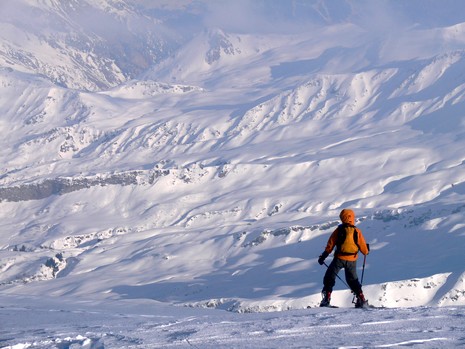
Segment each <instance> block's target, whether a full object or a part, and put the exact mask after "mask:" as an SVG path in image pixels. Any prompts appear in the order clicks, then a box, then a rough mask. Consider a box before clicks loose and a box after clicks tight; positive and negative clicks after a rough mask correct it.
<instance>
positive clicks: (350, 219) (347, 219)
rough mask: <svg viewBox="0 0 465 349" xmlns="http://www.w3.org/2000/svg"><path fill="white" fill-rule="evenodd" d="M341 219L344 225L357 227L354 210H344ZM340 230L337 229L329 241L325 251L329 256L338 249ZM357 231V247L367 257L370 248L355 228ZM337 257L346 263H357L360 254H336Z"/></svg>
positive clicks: (359, 231) (360, 232)
mask: <svg viewBox="0 0 465 349" xmlns="http://www.w3.org/2000/svg"><path fill="white" fill-rule="evenodd" d="M340 218H341V221H342V223H344V224H350V225H352V226H354V225H355V214H354V212H353V211H352V210H347V209H345V210H342V212H341V214H340ZM338 229H339V228H336V229H335V230H334V231H333V233H332V234H331V236H330V237H329V239H328V243H327V245H326V248H325V251H326V253H328V254H330V253H331V252H332V251H333V249H334V247H336V244H337V240H338ZM355 230H356V232H357V245H358V248H359V251H360V252H361V253H363V254H364V255H367V254H368V252H369V251H368V246H367V243H366V241H365V238H364V237H363V234H362V231H361V230H360V229H359V228H357V227H356V228H355ZM335 257H337V258H339V259H342V260H345V261H356V260H357V258H358V253H355V254H350V255H344V254H341V255H338V254H337V253H336V255H335Z"/></svg>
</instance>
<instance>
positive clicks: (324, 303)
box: [320, 291, 331, 307]
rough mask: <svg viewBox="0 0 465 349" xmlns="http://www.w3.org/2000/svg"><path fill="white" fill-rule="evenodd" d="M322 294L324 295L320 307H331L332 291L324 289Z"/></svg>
mask: <svg viewBox="0 0 465 349" xmlns="http://www.w3.org/2000/svg"><path fill="white" fill-rule="evenodd" d="M321 294H322V295H323V299H322V300H321V303H320V307H329V306H330V302H331V292H330V291H323V292H322V293H321Z"/></svg>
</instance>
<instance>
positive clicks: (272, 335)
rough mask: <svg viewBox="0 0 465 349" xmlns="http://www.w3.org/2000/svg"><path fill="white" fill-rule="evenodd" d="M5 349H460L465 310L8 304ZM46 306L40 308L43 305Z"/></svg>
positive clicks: (3, 310) (2, 312)
mask: <svg viewBox="0 0 465 349" xmlns="http://www.w3.org/2000/svg"><path fill="white" fill-rule="evenodd" d="M2 300H3V304H4V306H2V307H0V316H1V317H2V318H3V319H8V331H5V330H4V329H3V327H2V329H0V338H1V340H0V345H1V346H2V348H9V349H13V348H14V349H23V348H34V349H42V348H102V349H103V348H267V349H268V348H310V349H312V348H398V347H404V346H405V347H419V348H461V347H463V346H464V344H465V339H464V337H463V331H464V330H465V321H464V314H463V307H441V308H438V307H432V308H430V307H415V308H402V309H373V310H360V309H327V308H326V309H320V308H318V309H308V310H293V311H287V312H281V313H253V314H236V313H228V312H222V311H215V310H202V309H191V308H176V307H170V306H166V305H162V304H157V303H155V302H149V303H147V302H143V301H138V302H136V303H134V302H130V303H126V302H121V301H118V302H116V303H114V302H108V301H106V302H105V304H99V303H97V302H95V301H94V302H92V303H91V304H89V303H85V302H80V303H76V301H75V300H73V301H72V302H71V303H69V302H68V301H66V300H63V299H62V300H60V301H59V302H57V301H56V300H54V301H50V300H43V299H40V301H39V300H38V299H33V298H17V297H3V298H2ZM38 302H40V305H39V304H38Z"/></svg>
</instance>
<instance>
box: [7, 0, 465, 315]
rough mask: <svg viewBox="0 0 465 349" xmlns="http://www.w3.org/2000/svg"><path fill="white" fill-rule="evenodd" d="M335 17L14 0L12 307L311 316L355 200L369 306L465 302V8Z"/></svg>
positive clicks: (392, 8) (298, 8) (275, 7)
mask: <svg viewBox="0 0 465 349" xmlns="http://www.w3.org/2000/svg"><path fill="white" fill-rule="evenodd" d="M332 3H333V2H330V1H323V2H321V1H320V2H316V1H315V2H311V1H310V2H299V1H290V2H289V7H284V8H283V7H281V6H284V5H283V3H282V2H280V1H276V2H273V1H270V2H246V1H241V2H237V3H236V4H235V5H233V4H232V2H231V3H228V6H226V5H225V8H221V7H218V6H217V5H215V4H214V2H208V1H206V2H204V1H197V2H193V3H190V2H185V1H177V2H171V3H168V2H163V1H161V2H157V4H154V3H153V2H145V1H109V0H108V1H90V0H89V1H85V2H81V1H76V2H74V1H70V2H60V1H48V2H43V1H26V0H22V1H15V2H13V1H7V2H4V3H2V5H0V6H1V7H2V10H3V11H2V14H1V15H0V18H1V21H0V27H1V28H2V30H0V33H1V34H0V38H1V40H0V64H1V68H0V90H1V92H0V130H1V132H2V134H3V137H2V138H1V140H0V157H1V164H2V165H1V167H0V207H1V210H0V217H1V222H2V228H1V231H0V271H1V272H0V293H1V294H2V295H7V294H14V295H24V296H32V297H36V296H40V295H43V294H48V295H51V296H54V297H73V298H74V299H81V300H89V299H90V300H92V301H96V300H100V299H102V300H104V299H113V300H122V299H125V300H132V301H134V299H138V300H139V301H138V302H140V299H149V300H156V301H159V302H163V303H167V304H176V305H188V306H198V307H212V308H220V309H227V310H233V311H239V312H249V311H253V312H255V311H257V312H260V311H271V310H287V309H302V308H306V307H307V306H315V305H317V304H318V303H319V300H320V290H321V286H322V285H321V282H322V276H323V273H324V267H321V266H319V265H318V264H317V262H316V259H317V257H318V255H319V254H320V253H321V252H322V250H323V247H324V245H325V243H326V240H327V238H328V236H329V234H330V233H331V232H332V230H333V229H334V227H335V226H337V224H338V214H339V211H340V210H341V209H342V208H345V207H352V208H353V209H354V210H355V211H356V213H357V215H358V220H357V225H358V226H359V227H360V228H361V229H362V231H363V232H364V234H365V237H366V239H367V240H368V242H369V243H370V244H371V247H372V252H371V253H370V255H369V256H368V257H367V259H366V270H365V274H364V284H365V287H364V289H365V292H366V294H367V297H368V299H369V300H370V303H372V304H374V305H379V306H385V307H417V306H425V305H440V306H451V305H465V264H464V257H463V246H465V223H464V212H465V171H464V170H465V168H464V167H465V155H464V154H465V153H464V152H463V149H465V115H464V113H465V73H464V71H465V32H464V28H465V16H464V15H463V13H465V12H463V11H462V12H460V11H459V10H460V8H461V7H463V4H462V2H461V1H448V6H447V7H446V6H444V7H441V8H440V9H439V8H437V6H436V5H434V2H428V5H427V6H426V5H425V6H426V7H425V8H426V9H427V10H425V9H424V7H423V6H424V3H423V2H422V1H412V2H409V4H408V5H400V2H399V3H398V2H383V1H380V2H377V3H378V5H380V6H381V5H383V6H381V8H376V6H370V5H369V4H371V3H372V2H355V1H348V0H347V1H346V0H344V1H342V0H341V1H339V2H338V3H339V5H340V6H338V7H332V5H331V4H332ZM361 3H364V4H361ZM266 4H268V5H269V6H266ZM362 5H366V6H365V7H364V6H362ZM263 6H265V7H263ZM245 9H247V11H248V12H243V11H244V10H245ZM381 10H382V11H381ZM428 11H430V12H428ZM434 11H436V12H434ZM90 12H92V13H93V15H92V17H91V18H82V16H83V15H84V14H88V13H90ZM381 12H382V13H383V14H385V16H384V17H378V15H379V13H381ZM244 13H247V16H245V17H241V18H242V21H243V22H241V23H240V24H241V25H239V23H238V22H237V21H235V20H234V19H235V18H239V17H240V16H239V15H240V14H244ZM400 13H402V14H403V15H402V16H399V14H400ZM226 14H230V16H229V17H228V16H225V15H226ZM300 14H306V15H302V16H301V15H300ZM446 14H450V16H447V15H446ZM435 15H437V16H436V17H435ZM93 16H95V17H93ZM224 18H228V20H227V21H226V20H225V21H224V22H222V21H221V19H224ZM270 18H274V19H275V20H276V23H275V25H270ZM376 18H383V20H382V21H381V20H376ZM29 19H31V21H29ZM183 20H186V22H185V23H186V24H185V27H179V24H180V23H181V22H183ZM108 22H111V23H110V24H111V26H110V27H108V26H106V25H104V24H106V23H108ZM291 22H292V23H291ZM183 23H184V22H183ZM219 23H223V26H222V27H221V26H220V25H219ZM254 23H255V25H256V26H255V27H254V25H253V24H254ZM35 24H40V25H39V26H38V28H40V30H37V29H35V28H36V26H35ZM136 24H137V25H136ZM260 24H261V25H260ZM109 28H111V30H110V29H109ZM144 28H145V29H147V28H149V29H150V30H147V31H146V30H145V29H144ZM254 28H255V29H254ZM188 29H189V30H188ZM133 54H134V55H135V56H133ZM141 57H142V58H141ZM351 300H352V297H351V294H350V292H349V291H348V290H345V289H344V285H342V284H341V282H338V285H337V291H336V292H335V294H334V303H336V304H339V305H341V306H350V305H351ZM134 302H135V301H134Z"/></svg>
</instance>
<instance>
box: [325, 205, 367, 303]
mask: <svg viewBox="0 0 465 349" xmlns="http://www.w3.org/2000/svg"><path fill="white" fill-rule="evenodd" d="M339 218H340V219H341V221H342V224H341V225H339V226H338V227H337V228H336V229H335V230H334V232H333V233H332V234H331V236H330V237H329V240H328V244H327V245H326V248H325V250H324V251H323V253H322V254H321V255H320V256H319V258H318V263H319V264H320V265H323V264H324V261H325V259H326V257H328V256H329V254H330V253H331V252H332V251H333V249H334V247H336V252H335V253H334V259H333V260H332V262H331V264H330V265H329V267H328V269H327V270H326V273H325V276H324V278H323V291H322V294H323V300H322V301H321V303H320V307H327V306H330V302H331V292H332V291H333V287H334V285H335V283H336V277H337V274H338V273H339V271H340V270H341V269H342V268H344V271H345V278H346V281H347V284H348V285H349V287H350V289H351V290H352V292H353V293H354V294H355V296H356V297H357V301H356V303H355V307H356V308H363V307H364V306H367V305H368V302H367V301H366V300H365V296H364V295H363V291H362V285H361V284H360V282H359V281H358V276H357V257H358V252H359V251H360V252H361V253H363V254H364V255H367V254H368V253H369V245H368V244H367V243H366V242H365V238H364V237H363V235H362V232H361V230H360V229H359V228H357V227H355V213H354V211H352V210H351V209H344V210H342V211H341V213H340V215H339Z"/></svg>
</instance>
